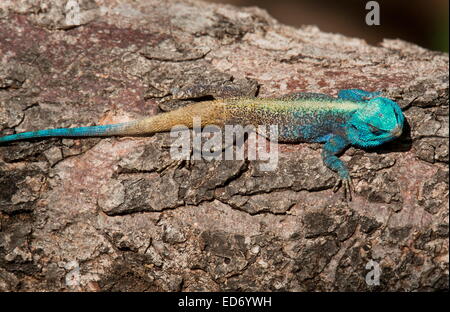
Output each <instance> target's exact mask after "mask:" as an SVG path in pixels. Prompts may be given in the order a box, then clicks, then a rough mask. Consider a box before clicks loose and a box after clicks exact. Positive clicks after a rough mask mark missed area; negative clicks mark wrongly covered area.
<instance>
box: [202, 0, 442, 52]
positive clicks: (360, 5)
mask: <svg viewBox="0 0 450 312" xmlns="http://www.w3.org/2000/svg"><path fill="white" fill-rule="evenodd" d="M207 1H209V2H219V3H229V4H233V5H237V6H258V7H260V8H264V9H266V10H267V11H268V12H269V13H270V15H272V16H273V17H275V18H276V19H277V20H279V21H280V22H282V23H284V24H287V25H292V26H301V25H316V26H318V27H319V28H320V29H321V30H323V31H326V32H335V33H341V34H344V35H347V36H351V37H358V38H363V39H365V40H366V41H367V42H368V43H370V44H373V45H376V44H377V43H378V42H380V41H382V39H383V38H389V39H395V38H399V39H403V40H406V41H410V42H413V43H416V44H418V45H420V46H422V47H425V48H428V49H431V50H437V51H445V52H448V36H449V33H448V27H449V26H448V0H410V1H407V0H378V1H377V2H378V3H379V4H380V22H381V25H380V26H368V25H366V23H365V17H366V14H367V13H368V12H369V11H367V10H366V9H365V6H366V3H367V2H368V1H369V0H367V1H364V0H345V1H344V0H340V1H339V0H207Z"/></svg>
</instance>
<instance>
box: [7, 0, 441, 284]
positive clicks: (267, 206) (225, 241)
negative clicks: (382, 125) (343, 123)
mask: <svg viewBox="0 0 450 312" xmlns="http://www.w3.org/2000/svg"><path fill="white" fill-rule="evenodd" d="M77 3H78V4H79V5H78V6H77ZM77 12H78V13H77ZM0 29H1V31H0V62H1V63H0V130H1V132H2V134H9V133H13V131H17V132H21V131H27V130H36V129H42V128H51V127H68V126H75V125H92V124H104V123H110V122H121V121H126V120H131V119H135V118H139V117H142V116H148V115H152V114H156V113H158V110H163V111H164V110H170V109H173V108H175V107H177V106H179V105H185V104H186V103H189V102H190V101H198V100H202V99H208V98H211V97H219V96H221V94H220V92H221V91H220V90H234V91H233V92H237V93H240V94H247V95H255V94H257V95H258V96H262V97H264V96H272V95H282V94H286V93H289V92H294V91H310V92H324V93H329V94H332V95H335V94H336V93H337V91H338V90H339V89H342V88H353V87H355V88H362V89H366V90H369V91H373V90H382V91H384V93H385V94H386V95H387V97H390V98H392V99H394V100H395V101H397V102H398V103H399V104H400V105H401V107H402V108H403V109H404V111H405V115H406V117H407V120H408V123H409V130H408V131H406V132H407V133H406V134H405V135H404V136H403V137H402V138H401V139H400V140H397V141H395V142H392V143H391V144H387V145H385V146H383V147H381V148H377V149H375V150H371V151H362V150H359V149H354V148H350V149H349V150H347V151H346V153H345V154H344V155H343V156H342V158H343V159H344V160H346V161H348V164H349V168H350V171H351V174H352V176H353V177H354V183H355V188H356V194H355V196H354V200H353V201H352V202H350V203H347V202H346V201H345V200H344V199H343V197H342V194H341V193H337V194H334V193H333V192H332V190H331V188H332V186H333V185H334V183H335V181H336V180H335V178H336V176H335V174H334V173H333V172H331V171H330V170H328V169H327V168H325V167H324V165H323V164H322V162H321V160H320V150H321V146H320V145H317V144H297V145H288V144H284V145H281V144H280V145H279V149H280V151H281V155H280V160H279V166H278V168H277V170H276V171H274V172H261V171H259V170H258V167H259V166H256V162H254V161H211V162H208V161H192V162H191V163H189V164H181V165H180V166H170V164H171V159H170V157H169V151H168V149H167V148H166V147H165V146H166V145H167V144H169V143H170V142H171V141H170V137H169V135H168V134H158V135H154V136H151V137H141V138H106V139H93V138H91V139H81V140H74V139H63V140H60V139H49V140H40V141H33V142H21V143H16V144H12V145H8V146H2V147H0V222H1V224H0V226H1V233H0V290H12V291H17V290H19V291H26V290H50V291H56V290H85V291H94V290H103V291H117V290H123V291H131V290H133V291H179V290H183V291H199V290H203V291H218V290H238V291H257V290H264V291H277V290H278V291H305V290H309V291H311V290H312V291H319V290H327V291H329V290H334V291H335V290H341V291H343V290H356V291H371V290H383V291H396V290H403V291H411V290H442V289H448V243H449V242H448V219H449V217H448V98H449V97H448V95H449V94H448V87H449V79H448V78H449V75H448V55H447V54H444V53H437V52H432V51H428V50H425V49H423V48H420V47H418V46H416V45H413V44H410V43H407V42H403V41H401V40H385V41H383V42H382V43H381V44H380V45H379V46H370V45H367V44H366V43H365V42H364V41H363V40H360V39H355V38H348V37H344V36H342V35H339V34H330V33H323V32H321V31H319V30H318V29H317V28H316V27H314V26H305V27H302V28H300V29H295V28H292V27H288V26H285V25H280V24H279V23H278V22H277V21H275V20H274V19H273V18H271V17H270V16H269V15H268V14H267V13H266V12H264V11H263V10H261V9H258V8H244V9H242V8H241V9H238V8H235V7H231V6H225V5H212V4H206V3H202V2H195V1H166V2H161V1H157V0H151V1H150V0H146V1H143V0H142V1H132V0H129V1H118V0H117V1H114V0H95V1H94V0H77V1H75V0H70V1H67V0H54V1H44V0H42V1H12V0H9V1H8V0H6V1H5V0H2V1H1V2H0ZM192 86H199V87H198V88H197V90H198V92H190V93H189V92H188V93H186V92H183V91H186V90H187V89H188V88H191V87H192ZM190 90H192V89H190ZM194 90H195V88H194ZM225 93H226V92H225ZM177 94H178V95H179V96H177ZM180 97H183V99H182V100H180V99H178V100H177V98H180ZM370 261H375V262H376V263H378V264H379V266H380V269H381V275H380V285H378V286H377V285H368V284H367V283H366V275H367V274H369V276H370V273H371V270H372V269H371V268H369V267H367V268H366V265H367V264H368V263H370Z"/></svg>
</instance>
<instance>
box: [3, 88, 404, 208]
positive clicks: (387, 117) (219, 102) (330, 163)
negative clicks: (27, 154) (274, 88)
mask: <svg viewBox="0 0 450 312" xmlns="http://www.w3.org/2000/svg"><path fill="white" fill-rule="evenodd" d="M194 117H200V118H201V126H202V127H203V126H205V125H211V124H214V125H217V126H224V125H225V124H241V125H254V126H258V125H278V142H281V143H298V142H310V143H324V146H323V149H322V153H321V156H322V160H323V163H324V164H325V166H326V167H328V168H329V169H331V170H333V171H335V172H337V174H338V176H339V178H338V179H337V183H336V185H335V186H334V188H333V191H335V192H336V191H337V190H338V189H339V188H340V187H341V186H343V189H344V196H345V197H347V198H348V199H349V200H351V191H352V189H353V184H352V180H351V177H350V174H349V170H348V168H347V166H346V164H345V163H344V162H343V161H342V160H340V159H339V157H338V156H339V155H340V154H341V153H342V152H343V151H344V150H345V149H346V148H347V147H349V146H355V147H358V148H363V149H364V148H369V147H375V146H379V145H381V144H383V143H385V142H388V141H391V140H394V139H395V138H398V137H399V136H400V135H401V134H402V130H403V126H404V121H405V117H404V115H403V112H402V110H401V108H400V107H399V105H398V104H397V103H396V102H394V101H392V100H390V99H388V98H385V97H382V96H381V92H368V91H364V90H361V89H344V90H340V91H339V92H338V95H337V97H336V98H335V97H332V96H330V95H326V94H322V93H310V92H298V93H292V94H288V95H285V96H281V97H276V98H258V97H253V98H252V97H235V98H228V99H215V100H212V101H204V102H197V103H194V104H188V105H186V106H184V107H181V108H178V109H176V110H173V111H170V112H165V113H161V114H157V115H154V116H151V117H147V118H143V119H139V120H134V121H129V122H124V123H117V124H109V125H98V126H90V127H77V128H57V129H47V130H38V131H31V132H23V133H17V134H12V135H7V136H3V137H0V144H4V143H8V142H13V141H18V140H26V139H35V138H45V137H97V136H132V135H145V134H153V133H158V132H167V131H170V130H171V129H172V128H173V127H175V126H177V125H183V126H187V127H189V128H192V127H193V119H194Z"/></svg>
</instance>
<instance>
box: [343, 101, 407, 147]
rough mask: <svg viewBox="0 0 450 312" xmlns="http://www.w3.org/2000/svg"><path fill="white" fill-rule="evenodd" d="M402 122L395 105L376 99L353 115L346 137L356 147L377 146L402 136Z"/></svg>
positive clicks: (401, 115)
mask: <svg viewBox="0 0 450 312" xmlns="http://www.w3.org/2000/svg"><path fill="white" fill-rule="evenodd" d="M404 121H405V117H404V116H403V113H402V110H401V109H400V107H399V106H398V104H397V103H395V102H394V101H391V100H389V99H387V98H383V97H377V98H374V99H371V100H370V101H369V102H368V103H367V105H366V106H365V107H364V108H362V109H360V110H357V111H356V112H355V113H354V114H353V116H352V118H351V119H350V120H349V122H348V125H347V128H346V131H347V137H348V139H349V140H350V142H351V143H352V144H354V145H357V146H361V147H371V146H377V145H380V144H383V143H385V142H388V141H391V140H393V139H395V138H398V137H399V136H400V135H401V134H402V131H403V123H404Z"/></svg>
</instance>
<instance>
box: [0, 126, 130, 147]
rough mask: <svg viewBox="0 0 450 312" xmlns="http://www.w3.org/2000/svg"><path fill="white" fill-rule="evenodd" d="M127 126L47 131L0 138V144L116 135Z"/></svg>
mask: <svg viewBox="0 0 450 312" xmlns="http://www.w3.org/2000/svg"><path fill="white" fill-rule="evenodd" d="M127 126H129V123H120V124H113V125H104V126H93V127H79V128H59V129H47V130H38V131H31V132H23V133H18V134H12V135H7V136H4V137H0V144H2V143H6V142H14V141H19V140H26V139H35V138H49V137H88V136H92V137H95V136H109V135H118V134H120V132H122V131H123V130H124V128H126V127H127Z"/></svg>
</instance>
